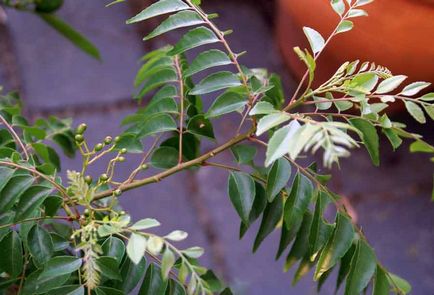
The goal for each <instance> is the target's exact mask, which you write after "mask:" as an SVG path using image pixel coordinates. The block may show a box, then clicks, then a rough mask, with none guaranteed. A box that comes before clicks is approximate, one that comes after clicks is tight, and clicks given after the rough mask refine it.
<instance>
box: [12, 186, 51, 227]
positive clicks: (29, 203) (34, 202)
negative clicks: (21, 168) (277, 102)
mask: <svg viewBox="0 0 434 295" xmlns="http://www.w3.org/2000/svg"><path fill="white" fill-rule="evenodd" d="M51 191H52V188H48V187H46V186H42V185H35V186H32V187H30V188H29V189H27V190H26V191H25V192H24V193H23V194H22V196H21V198H20V201H19V202H18V205H17V211H16V214H15V221H16V222H19V221H21V220H24V219H26V218H28V217H30V216H31V215H32V214H33V213H34V211H35V210H37V209H38V208H39V207H40V206H41V205H42V203H43V202H44V200H45V199H46V198H47V197H48V196H49V195H50V192H51Z"/></svg>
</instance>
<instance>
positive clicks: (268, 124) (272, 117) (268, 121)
mask: <svg viewBox="0 0 434 295" xmlns="http://www.w3.org/2000/svg"><path fill="white" fill-rule="evenodd" d="M290 119H291V116H290V115H288V114H287V113H286V112H279V113H273V114H269V115H266V116H265V117H262V118H261V119H260V120H259V122H258V126H257V129H256V135H257V136H259V135H261V134H263V133H264V132H267V131H268V130H270V129H271V128H274V127H276V126H278V125H280V124H282V123H284V122H286V121H289V120H290Z"/></svg>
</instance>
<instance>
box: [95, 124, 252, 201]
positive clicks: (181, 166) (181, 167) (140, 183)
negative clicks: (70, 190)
mask: <svg viewBox="0 0 434 295" xmlns="http://www.w3.org/2000/svg"><path fill="white" fill-rule="evenodd" d="M252 132H253V129H251V130H249V131H248V132H246V133H243V134H240V135H238V136H236V137H234V138H232V139H230V140H229V141H227V142H226V143H224V144H222V145H220V146H218V147H216V148H214V149H213V150H211V151H209V152H207V153H205V154H203V155H201V156H200V157H198V158H196V159H193V160H190V161H187V162H183V163H181V164H179V165H177V166H175V167H172V168H170V169H167V170H165V171H163V172H160V173H158V174H155V175H153V176H150V177H147V178H144V179H142V180H137V181H134V182H131V183H128V184H125V185H120V186H119V189H120V190H122V191H128V190H131V189H134V188H137V187H141V186H144V185H146V184H150V183H155V182H159V181H161V180H162V179H164V178H166V177H168V176H170V175H172V174H174V173H176V172H179V171H181V170H184V169H186V168H189V167H192V166H195V165H200V164H202V163H203V162H205V161H206V160H208V159H209V158H212V157H214V156H215V155H217V154H219V153H221V152H223V151H225V150H227V149H228V148H230V147H232V146H233V145H236V144H237V143H240V142H241V141H243V140H245V139H247V138H249V137H250V136H251V134H252ZM112 193H113V190H112V189H110V190H106V191H103V192H100V193H98V194H96V195H95V197H94V199H93V200H94V201H96V200H99V199H103V198H105V197H108V196H111V195H112Z"/></svg>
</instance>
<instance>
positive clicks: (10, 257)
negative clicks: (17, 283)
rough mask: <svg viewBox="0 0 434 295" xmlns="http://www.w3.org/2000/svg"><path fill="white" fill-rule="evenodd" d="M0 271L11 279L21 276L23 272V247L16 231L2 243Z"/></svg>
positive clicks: (8, 235)
mask: <svg viewBox="0 0 434 295" xmlns="http://www.w3.org/2000/svg"><path fill="white" fill-rule="evenodd" d="M0 269H1V270H2V271H4V272H6V273H8V275H9V276H10V277H11V278H16V277H17V276H19V275H20V274H21V272H22V270H23V246H22V244H21V239H20V236H19V235H18V234H17V233H16V232H15V231H11V232H10V233H8V234H7V235H6V236H5V237H4V238H3V239H2V240H1V242H0Z"/></svg>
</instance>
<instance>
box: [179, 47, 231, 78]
mask: <svg viewBox="0 0 434 295" xmlns="http://www.w3.org/2000/svg"><path fill="white" fill-rule="evenodd" d="M230 63H231V60H230V58H229V57H228V56H227V55H226V53H224V52H222V51H220V50H218V49H211V50H208V51H204V52H202V53H200V54H199V55H198V56H197V57H196V58H195V59H194V60H193V61H192V62H191V64H190V66H189V68H188V69H187V70H186V71H185V73H184V75H185V76H186V77H189V76H192V75H194V74H196V73H199V72H201V71H204V70H206V69H209V68H212V67H218V66H224V65H228V64H230Z"/></svg>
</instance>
